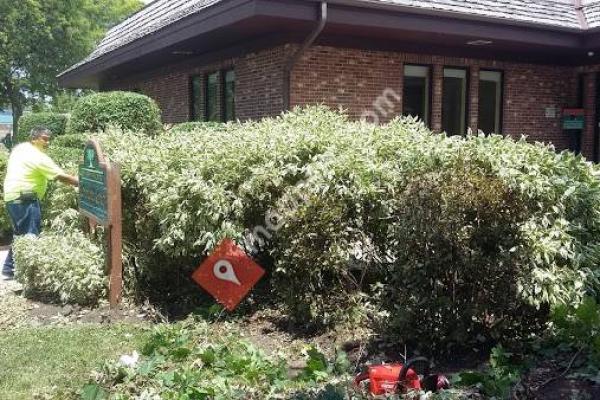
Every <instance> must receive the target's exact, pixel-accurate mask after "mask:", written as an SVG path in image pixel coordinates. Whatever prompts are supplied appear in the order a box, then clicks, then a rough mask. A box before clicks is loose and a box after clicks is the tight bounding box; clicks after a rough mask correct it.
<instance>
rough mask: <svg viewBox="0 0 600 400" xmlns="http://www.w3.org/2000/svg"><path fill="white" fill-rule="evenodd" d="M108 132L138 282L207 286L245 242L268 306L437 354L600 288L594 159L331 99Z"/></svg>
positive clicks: (530, 324) (517, 330) (542, 318)
mask: <svg viewBox="0 0 600 400" xmlns="http://www.w3.org/2000/svg"><path fill="white" fill-rule="evenodd" d="M98 138H99V140H100V142H101V143H102V146H103V148H104V149H105V151H107V152H108V154H109V156H110V158H111V159H112V160H114V161H117V162H119V163H120V164H121V166H122V170H121V174H122V181H123V201H124V207H123V211H124V221H123V222H124V240H125V242H126V243H127V244H128V246H127V247H128V256H127V261H128V262H127V265H128V266H129V267H128V269H127V271H126V273H127V274H128V278H127V280H126V282H127V283H128V285H130V288H131V287H132V286H133V287H134V288H135V289H137V290H140V291H141V292H142V293H144V294H147V295H151V296H152V295H153V294H156V293H157V291H159V290H160V291H161V295H162V294H164V293H168V295H169V296H172V297H171V299H173V298H176V299H177V303H178V304H182V303H184V302H185V300H187V299H184V298H183V297H182V296H183V295H184V293H192V294H193V296H195V297H198V293H199V292H198V291H197V289H195V286H194V285H193V284H192V283H191V282H189V280H188V279H187V277H189V274H190V273H191V272H192V271H193V270H194V269H195V268H196V266H197V265H198V264H199V263H200V262H201V261H202V260H203V259H204V257H206V255H207V254H208V253H210V251H211V250H212V249H213V248H214V246H215V245H216V244H217V243H218V242H219V241H220V240H221V239H222V238H224V237H231V238H234V239H235V240H236V241H237V242H238V243H239V244H240V245H241V246H243V247H245V248H246V250H247V252H248V253H250V254H251V255H253V256H254V257H256V259H257V260H258V261H259V262H260V264H261V265H262V266H263V267H265V268H266V269H267V270H268V272H269V274H268V275H267V278H265V280H264V281H263V284H264V285H266V286H267V287H266V290H265V293H268V294H269V296H268V297H264V298H259V297H256V292H255V295H254V296H255V297H254V300H255V301H260V302H272V303H274V304H276V305H277V306H278V307H282V308H283V309H285V310H286V311H287V312H288V314H289V315H290V317H291V318H292V320H294V321H296V322H297V323H299V324H302V326H307V325H309V324H314V325H317V326H319V325H320V326H323V325H324V326H327V325H329V324H333V323H337V322H340V321H351V322H355V323H364V322H365V321H369V323H370V324H371V325H372V326H379V327H381V329H383V330H385V332H386V333H390V334H397V335H398V336H400V337H401V338H402V339H404V340H409V341H410V340H418V341H419V342H420V343H423V342H424V341H425V342H427V341H428V342H427V343H428V348H429V350H431V349H434V348H442V346H447V345H454V344H457V343H462V344H470V342H469V341H470V340H474V338H476V337H482V336H483V337H487V338H498V337H505V338H511V337H518V336H521V335H526V334H528V332H529V331H531V330H535V329H537V328H538V327H541V326H543V324H544V323H545V322H546V319H547V309H548V307H549V306H552V305H556V304H566V303H571V304H577V303H578V302H579V301H580V300H581V299H582V298H583V296H584V295H585V294H586V293H588V292H594V291H596V293H597V291H598V290H600V282H599V277H600V271H599V269H598V267H597V265H599V262H600V239H599V238H600V182H599V181H598V180H597V179H596V177H595V174H596V173H597V172H598V171H597V167H596V166H594V165H592V164H590V163H587V162H585V160H583V159H582V158H581V157H580V156H575V155H573V154H572V153H568V152H562V153H558V154H557V153H556V152H555V151H554V149H553V148H552V147H550V146H546V145H541V144H530V143H527V142H526V141H525V140H524V139H519V140H514V139H511V138H510V137H506V138H505V137H501V136H488V137H480V136H467V137H464V138H463V137H446V136H444V135H440V134H434V133H432V132H431V131H429V130H428V129H427V128H426V127H425V126H424V125H423V124H421V123H420V122H417V121H415V120H413V119H411V118H403V119H397V120H394V121H392V122H391V123H389V124H386V125H381V126H374V125H370V124H368V123H362V122H352V121H349V120H348V119H347V117H346V116H345V115H343V114H339V113H336V112H332V111H330V110H328V109H326V108H322V107H309V108H306V109H298V110H295V111H293V112H290V113H287V114H284V115H282V116H280V117H277V118H267V119H264V120H262V121H259V122H255V121H254V122H253V121H250V122H245V123H229V124H224V125H222V127H221V128H220V129H216V130H215V129H213V128H212V127H209V126H199V127H197V128H195V129H193V130H191V131H189V132H187V133H186V134H185V135H159V136H157V137H154V138H152V137H148V136H147V135H144V134H136V133H130V134H124V132H123V131H121V130H118V129H108V130H107V131H106V132H105V133H102V134H100V135H99V137H98ZM57 195H58V193H57ZM64 204H67V203H64ZM54 215H56V213H55V214H54ZM265 218H267V220H265ZM177 296H179V297H178V298H177ZM444 348H446V347H444Z"/></svg>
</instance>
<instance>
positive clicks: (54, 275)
mask: <svg viewBox="0 0 600 400" xmlns="http://www.w3.org/2000/svg"><path fill="white" fill-rule="evenodd" d="M75 218H76V217H75ZM13 251H14V257H15V276H16V279H17V280H18V281H19V282H20V283H22V284H23V286H24V290H25V291H26V292H28V293H30V294H35V295H36V296H47V297H48V298H49V299H51V300H54V301H58V302H61V303H78V304H82V305H95V304H97V303H98V301H99V300H101V299H103V298H105V297H106V293H107V286H108V280H107V275H106V272H105V262H104V252H103V250H102V248H100V247H99V246H98V245H96V244H94V243H93V242H91V241H90V239H88V237H87V236H85V235H84V234H83V233H81V232H78V231H76V230H73V229H64V228H63V229H61V228H60V227H54V231H52V232H46V233H42V235H41V236H40V237H35V236H32V235H26V236H20V237H17V238H16V239H15V241H14V244H13Z"/></svg>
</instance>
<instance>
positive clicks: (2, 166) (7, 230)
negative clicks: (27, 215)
mask: <svg viewBox="0 0 600 400" xmlns="http://www.w3.org/2000/svg"><path fill="white" fill-rule="evenodd" d="M7 163H8V152H7V151H6V150H4V149H0V182H2V190H0V208H1V210H0V243H2V244H8V243H9V242H10V239H11V236H12V223H11V222H10V218H9V216H8V212H7V211H6V207H5V205H4V190H3V187H4V178H5V176H6V165H7Z"/></svg>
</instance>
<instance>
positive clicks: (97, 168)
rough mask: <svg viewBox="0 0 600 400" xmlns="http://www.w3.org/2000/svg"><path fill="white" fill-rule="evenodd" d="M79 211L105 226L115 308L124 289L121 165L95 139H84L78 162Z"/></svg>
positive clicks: (110, 290) (112, 298)
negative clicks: (112, 161) (80, 157)
mask: <svg viewBox="0 0 600 400" xmlns="http://www.w3.org/2000/svg"><path fill="white" fill-rule="evenodd" d="M79 212H80V213H81V214H82V215H84V216H85V217H87V218H88V221H87V225H88V226H89V227H90V231H92V232H93V231H94V230H95V229H92V227H94V226H96V225H102V226H104V227H106V233H107V250H108V254H107V256H106V262H107V270H108V273H109V303H110V308H111V309H114V308H116V307H117V306H118V305H119V303H120V302H121V297H122V293H123V259H122V248H123V246H122V224H123V221H122V219H123V218H122V204H121V168H120V166H119V165H118V164H116V163H111V162H110V161H108V160H107V159H106V158H105V157H104V154H103V153H102V149H101V148H100V145H99V144H98V142H97V141H95V140H93V139H91V140H89V141H88V142H87V144H86V145H85V148H84V152H83V163H82V164H80V165H79Z"/></svg>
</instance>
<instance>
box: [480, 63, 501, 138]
mask: <svg viewBox="0 0 600 400" xmlns="http://www.w3.org/2000/svg"><path fill="white" fill-rule="evenodd" d="M501 101H502V74H501V73H500V72H497V71H481V72H480V73H479V130H481V131H483V132H484V133H501V132H500V116H501V110H502V108H501V107H502V104H501Z"/></svg>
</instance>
